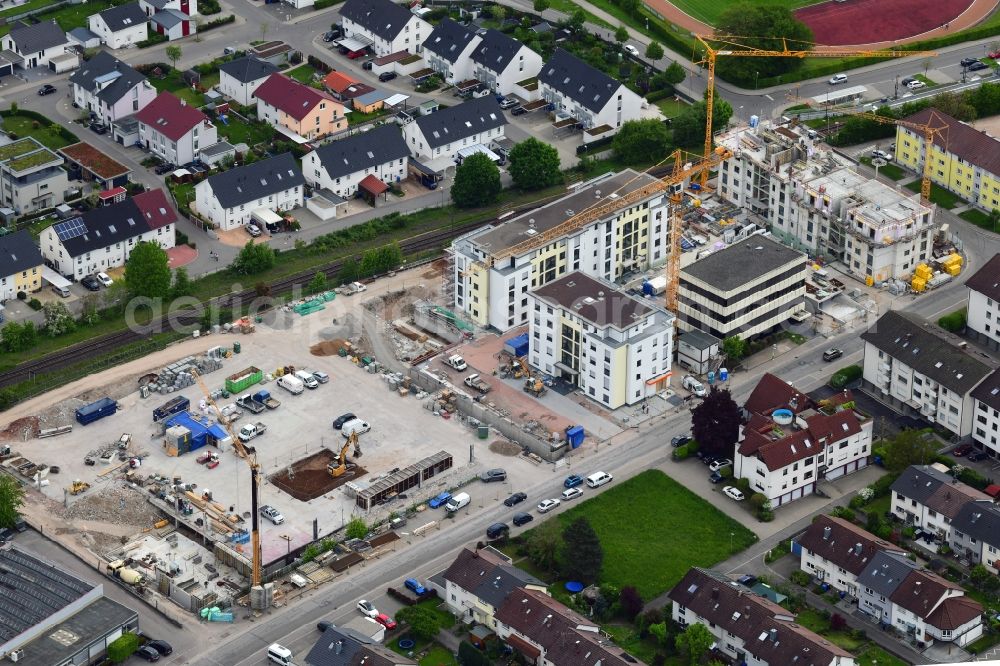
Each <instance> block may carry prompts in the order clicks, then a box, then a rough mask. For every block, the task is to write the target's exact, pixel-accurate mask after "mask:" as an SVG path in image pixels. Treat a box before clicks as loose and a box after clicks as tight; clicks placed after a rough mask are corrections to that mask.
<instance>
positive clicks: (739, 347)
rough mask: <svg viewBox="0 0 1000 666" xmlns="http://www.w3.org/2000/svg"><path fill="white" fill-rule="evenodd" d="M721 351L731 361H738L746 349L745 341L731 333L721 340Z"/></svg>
mask: <svg viewBox="0 0 1000 666" xmlns="http://www.w3.org/2000/svg"><path fill="white" fill-rule="evenodd" d="M722 351H723V353H724V354H725V355H726V356H727V357H729V359H730V360H732V361H739V360H740V359H742V358H743V355H744V354H745V353H746V351H747V343H746V341H745V340H744V339H743V338H741V337H740V336H738V335H732V336H730V337H728V338H726V339H725V340H723V341H722Z"/></svg>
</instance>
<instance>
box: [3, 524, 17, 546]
mask: <svg viewBox="0 0 1000 666" xmlns="http://www.w3.org/2000/svg"><path fill="white" fill-rule="evenodd" d="M13 538H14V530H12V529H10V528H8V527H0V545H2V544H5V543H7V542H8V541H10V540H11V539H13Z"/></svg>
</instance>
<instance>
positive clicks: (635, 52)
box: [624, 44, 639, 58]
mask: <svg viewBox="0 0 1000 666" xmlns="http://www.w3.org/2000/svg"><path fill="white" fill-rule="evenodd" d="M624 49H625V50H626V51H628V52H629V54H630V55H633V56H635V57H636V58H638V57H639V49H637V48H635V47H634V46H632V45H631V44H626V45H625V46H624Z"/></svg>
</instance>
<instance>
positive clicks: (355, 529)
mask: <svg viewBox="0 0 1000 666" xmlns="http://www.w3.org/2000/svg"><path fill="white" fill-rule="evenodd" d="M344 535H345V536H346V537H347V538H348V539H364V538H365V536H367V535H368V525H366V524H365V521H364V519H363V518H351V520H350V521H349V522H348V523H347V527H345V528H344Z"/></svg>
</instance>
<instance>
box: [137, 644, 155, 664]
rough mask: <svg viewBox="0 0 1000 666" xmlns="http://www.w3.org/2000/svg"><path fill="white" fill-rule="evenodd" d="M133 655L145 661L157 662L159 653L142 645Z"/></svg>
mask: <svg viewBox="0 0 1000 666" xmlns="http://www.w3.org/2000/svg"><path fill="white" fill-rule="evenodd" d="M135 654H136V655H137V656H139V657H141V658H143V659H145V660H146V661H159V660H160V653H159V652H157V651H156V650H154V649H153V648H151V647H149V646H148V645H143V646H142V647H141V648H139V649H138V650H136V651H135Z"/></svg>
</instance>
